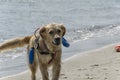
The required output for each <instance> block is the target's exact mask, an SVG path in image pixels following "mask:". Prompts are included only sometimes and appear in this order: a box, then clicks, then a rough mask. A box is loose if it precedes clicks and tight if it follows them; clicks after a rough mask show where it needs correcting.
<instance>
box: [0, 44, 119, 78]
mask: <svg viewBox="0 0 120 80" xmlns="http://www.w3.org/2000/svg"><path fill="white" fill-rule="evenodd" d="M117 44H119V43H117ZM115 45H116V44H112V45H108V46H105V47H102V48H100V49H96V50H92V51H87V52H83V53H79V54H78V55H74V56H73V57H71V58H69V59H66V60H64V61H63V62H62V70H61V74H60V79H59V80H120V53H119V52H116V51H115V50H114V47H115ZM38 71H39V70H38ZM50 75H51V74H50ZM50 77H51V76H50ZM0 80H30V73H29V71H25V72H23V73H20V74H17V75H13V76H9V77H5V78H1V79H0ZM37 80H42V79H41V74H40V73H39V72H38V73H37Z"/></svg>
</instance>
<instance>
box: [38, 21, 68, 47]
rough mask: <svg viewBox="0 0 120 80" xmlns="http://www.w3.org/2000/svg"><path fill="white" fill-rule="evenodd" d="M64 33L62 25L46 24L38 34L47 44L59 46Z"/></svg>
mask: <svg viewBox="0 0 120 80" xmlns="http://www.w3.org/2000/svg"><path fill="white" fill-rule="evenodd" d="M65 33H66V28H65V27H64V26H63V25H62V24H55V23H54V24H48V25H46V26H43V27H42V28H41V29H40V31H39V34H40V35H41V37H42V38H43V39H44V40H45V41H46V42H47V43H49V44H51V45H55V46H59V45H60V44H61V40H62V36H64V35H65Z"/></svg>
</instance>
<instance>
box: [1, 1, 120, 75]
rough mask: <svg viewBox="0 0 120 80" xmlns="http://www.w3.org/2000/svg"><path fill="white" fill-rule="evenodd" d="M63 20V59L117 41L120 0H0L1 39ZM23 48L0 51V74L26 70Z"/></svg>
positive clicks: (119, 36) (119, 33)
mask: <svg viewBox="0 0 120 80" xmlns="http://www.w3.org/2000/svg"><path fill="white" fill-rule="evenodd" d="M53 22H56V23H62V24H64V25H65V27H66V28H67V32H66V35H65V36H64V37H65V38H66V39H67V40H68V41H69V42H70V44H71V45H70V47H69V48H65V47H63V56H62V57H63V59H65V58H68V57H71V56H73V55H75V54H77V53H80V52H83V51H88V50H91V49H95V48H99V47H102V46H105V45H108V44H111V43H115V42H119V40H120V0H0V42H1V43H2V42H3V41H5V40H7V39H11V38H16V37H22V36H27V35H31V34H33V33H34V31H35V30H36V28H38V27H41V26H44V25H45V24H48V23H53ZM25 48H26V47H24V48H20V49H19V48H18V49H14V50H11V51H8V52H5V53H1V54H0V77H3V76H8V75H14V74H17V73H20V72H23V71H25V70H27V69H28V67H27V62H26V49H25Z"/></svg>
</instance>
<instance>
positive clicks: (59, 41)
mask: <svg viewBox="0 0 120 80" xmlns="http://www.w3.org/2000/svg"><path fill="white" fill-rule="evenodd" d="M60 43H61V38H60V37H57V38H55V39H54V40H53V44H55V45H60Z"/></svg>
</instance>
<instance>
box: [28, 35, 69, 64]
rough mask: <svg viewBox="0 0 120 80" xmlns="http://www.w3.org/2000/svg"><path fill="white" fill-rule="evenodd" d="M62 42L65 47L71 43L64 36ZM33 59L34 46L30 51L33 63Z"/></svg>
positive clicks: (30, 58)
mask: <svg viewBox="0 0 120 80" xmlns="http://www.w3.org/2000/svg"><path fill="white" fill-rule="evenodd" d="M62 44H63V46H65V47H69V46H70V44H69V43H68V41H67V40H66V39H65V38H64V37H62ZM33 61H34V47H32V48H31V49H30V51H29V64H33Z"/></svg>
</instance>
